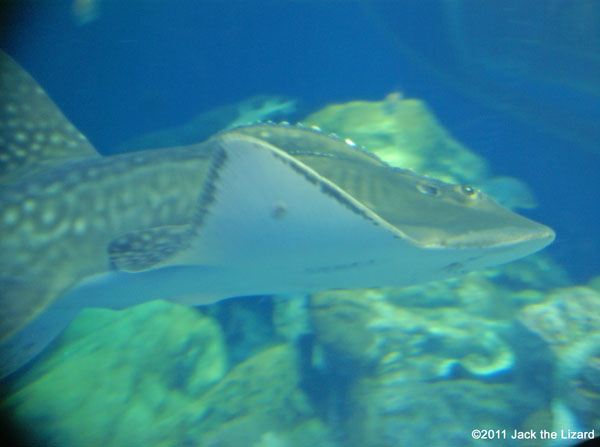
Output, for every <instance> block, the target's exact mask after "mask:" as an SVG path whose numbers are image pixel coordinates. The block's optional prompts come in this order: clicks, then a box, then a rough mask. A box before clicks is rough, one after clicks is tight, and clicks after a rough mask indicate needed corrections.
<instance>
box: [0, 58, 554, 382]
mask: <svg viewBox="0 0 600 447" xmlns="http://www.w3.org/2000/svg"><path fill="white" fill-rule="evenodd" d="M0 77H1V78H0V81H1V83H0V146H1V147H0V343H1V345H0V374H1V375H3V376H4V375H7V374H9V373H11V372H12V371H14V370H16V369H17V368H19V367H20V366H21V365H23V364H24V363H25V362H27V361H29V360H30V359H31V358H33V357H34V356H35V355H36V354H37V353H39V352H40V351H41V350H42V349H43V348H44V347H45V346H47V344H48V343H49V342H50V341H51V340H52V339H53V338H54V337H55V336H56V335H57V334H58V333H59V332H60V331H61V330H62V329H63V328H64V327H65V326H66V325H67V324H68V323H69V321H71V319H72V318H74V316H76V315H77V313H78V312H79V311H80V310H81V309H82V308H84V307H90V306H94V307H107V308H113V309H119V308H123V307H127V306H131V305H133V304H137V303H141V302H144V301H147V300H152V299H167V300H172V301H177V302H184V303H188V304H191V305H199V304H205V303H211V302H215V301H218V300H220V299H224V298H227V297H232V296H244V295H257V294H274V293H277V294H285V293H295V292H314V291H318V290H327V289H334V288H346V289H349V288H365V287H378V286H403V285H408V284H414V283H419V282H425V281H432V280H438V279H443V278H447V277H450V276H453V275H457V274H460V273H463V272H467V271H471V270H475V269H480V268H485V267H488V266H493V265H498V264H502V263H505V262H509V261H512V260H515V259H517V258H520V257H523V256H526V255H528V254H530V253H533V252H535V251H538V250H540V249H541V248H543V247H544V246H546V245H547V244H549V243H550V242H551V241H552V240H553V239H554V232H553V231H552V230H551V229H550V228H548V227H546V226H544V225H541V224H538V223H536V222H533V221H531V220H529V219H526V218H524V217H522V216H519V215H517V214H515V213H513V212H512V211H510V210H508V209H506V208H503V207H502V206H500V205H498V204H496V203H495V202H494V201H493V200H491V199H490V198H489V197H488V196H486V195H485V194H483V193H481V192H479V191H477V190H475V189H474V188H471V187H469V186H461V185H452V184H448V183H444V182H441V181H438V180H435V179H432V178H429V177H424V176H421V175H418V174H416V173H414V172H412V171H409V170H404V169H398V168H393V167H391V166H389V165H387V164H386V163H384V162H382V161H381V160H379V159H378V158H377V157H375V156H374V155H372V154H370V153H369V152H367V151H366V150H365V149H362V148H359V147H356V145H354V144H353V143H352V142H350V141H344V140H343V139H341V138H337V137H332V136H328V135H326V134H324V133H322V132H319V131H317V130H314V129H311V128H306V127H302V126H291V125H276V124H270V123H266V124H256V125H250V126H245V127H239V128H236V129H233V130H229V131H227V132H222V133H219V134H217V135H215V136H213V137H212V138H210V139H208V140H207V141H205V142H202V143H198V144H194V145H191V146H186V147H171V148H165V149H156V150H148V151H139V152H132V153H125V154H120V155H115V156H111V157H102V156H101V155H100V154H99V153H98V152H97V151H96V150H95V149H94V147H93V146H92V145H91V144H90V142H89V141H88V140H87V138H86V137H85V136H84V135H82V134H81V133H80V132H79V131H78V130H77V129H76V128H75V127H74V126H73V125H72V124H71V123H70V122H69V121H68V120H67V119H66V118H65V116H64V115H63V114H62V113H61V112H60V110H59V109H58V108H57V107H56V106H55V105H54V103H53V102H52V101H51V99H50V98H49V97H48V96H47V95H46V93H45V92H44V91H43V89H42V88H41V87H40V86H39V85H38V84H37V83H36V82H35V81H34V80H33V79H32V78H31V77H30V76H29V75H28V74H27V73H26V72H25V71H24V70H23V69H21V68H20V67H19V66H18V65H17V64H16V63H15V62H14V61H13V60H12V59H11V58H10V57H9V56H7V55H5V54H3V53H2V54H0Z"/></svg>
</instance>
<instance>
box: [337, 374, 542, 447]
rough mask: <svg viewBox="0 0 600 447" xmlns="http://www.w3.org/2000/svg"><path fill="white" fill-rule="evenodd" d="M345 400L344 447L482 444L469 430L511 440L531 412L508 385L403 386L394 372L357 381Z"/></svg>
mask: <svg viewBox="0 0 600 447" xmlns="http://www.w3.org/2000/svg"><path fill="white" fill-rule="evenodd" d="M349 400H350V405H352V407H353V415H354V417H353V418H351V419H350V420H349V421H348V427H347V429H346V430H347V432H348V434H349V437H350V441H349V443H348V444H347V445H348V446H349V447H396V446H405V445H406V446H409V445H415V446H416V445H426V446H431V447H447V446H457V445H461V446H473V447H475V446H480V445H481V440H477V439H473V438H472V437H471V431H472V430H473V429H474V428H481V427H485V428H486V429H491V430H503V429H505V430H506V432H507V436H510V433H511V432H512V430H514V428H516V427H517V426H518V423H519V421H520V420H521V419H522V418H524V417H525V415H526V414H527V412H528V411H531V410H530V407H529V405H528V403H527V402H526V401H525V400H523V401H520V400H519V399H518V394H517V393H515V390H514V388H513V387H512V386H511V385H509V384H484V383H481V382H478V381H475V380H452V381H442V382H433V383H427V382H405V381H403V380H398V379H397V377H396V375H395V374H393V373H392V374H385V375H383V376H379V377H377V378H373V379H363V380H361V381H360V382H359V383H357V385H356V387H355V389H354V390H353V392H352V393H351V397H350V399H349Z"/></svg>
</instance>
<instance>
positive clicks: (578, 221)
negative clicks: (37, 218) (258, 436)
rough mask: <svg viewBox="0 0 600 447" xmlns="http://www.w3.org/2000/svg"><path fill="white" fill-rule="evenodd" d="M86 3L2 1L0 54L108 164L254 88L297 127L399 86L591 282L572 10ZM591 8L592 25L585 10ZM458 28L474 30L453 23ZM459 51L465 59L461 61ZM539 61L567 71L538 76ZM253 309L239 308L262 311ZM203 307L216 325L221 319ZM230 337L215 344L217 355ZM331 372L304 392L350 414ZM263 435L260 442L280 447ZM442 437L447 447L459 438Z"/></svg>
mask: <svg viewBox="0 0 600 447" xmlns="http://www.w3.org/2000/svg"><path fill="white" fill-rule="evenodd" d="M14 3H15V4H16V3H17V2H14ZM82 3H85V2H82ZM90 3H92V2H90ZM96 3H97V4H98V8H99V12H98V16H97V18H95V19H94V20H92V21H90V22H89V23H85V24H79V23H77V20H76V19H77V17H74V15H73V12H72V4H73V2H72V1H67V0H64V1H63V0H61V1H48V2H27V3H25V4H19V5H18V6H15V5H14V4H13V6H12V7H11V8H8V7H6V10H5V11H6V13H5V14H4V18H3V21H2V26H1V28H2V31H1V34H0V38H1V40H0V46H1V47H2V49H3V50H5V51H6V52H7V53H9V54H10V55H11V56H12V57H13V58H15V59H16V60H17V61H19V63H20V64H21V65H22V66H23V67H25V68H26V69H27V70H28V71H29V73H30V74H31V75H32V76H33V77H34V78H35V79H36V80H37V81H38V82H39V83H40V84H41V85H42V86H43V87H44V89H45V90H46V91H47V92H48V94H49V96H50V97H51V98H52V99H53V100H54V101H55V102H56V104H57V105H58V106H59V108H60V109H61V110H62V111H63V112H64V113H65V115H66V116H68V117H69V118H70V119H71V120H72V122H73V123H74V124H75V125H76V126H77V127H78V128H79V129H80V130H81V131H82V133H84V134H85V135H86V136H87V137H88V138H89V140H90V141H91V142H92V143H93V144H94V145H95V147H96V148H97V149H98V150H99V152H101V153H103V154H107V155H108V154H112V153H114V152H115V151H116V150H117V149H116V148H117V147H118V145H119V144H120V143H122V142H123V141H125V140H127V139H129V138H131V137H134V136H137V135H141V134H144V133H148V132H151V131H154V130H157V129H164V128H168V127H172V126H176V125H179V124H181V123H184V122H186V121H188V120H189V119H191V118H192V117H193V116H195V115H198V114H199V113H200V112H203V111H208V110H211V109H213V108H215V107H217V106H220V105H223V104H229V103H233V102H236V101H239V100H241V99H244V98H246V97H249V96H252V95H256V94H278V95H285V96H289V97H293V98H298V99H299V101H300V102H299V109H298V111H297V114H296V115H295V117H297V118H298V119H299V118H301V117H302V116H306V115H307V114H308V113H310V112H313V111H315V110H318V109H320V108H322V107H324V106H325V105H327V104H330V103H342V102H347V101H350V100H357V99H361V100H373V101H374V100H381V99H382V98H383V97H385V95H387V94H388V93H390V92H392V91H397V90H400V91H402V92H403V94H404V96H406V97H414V98H419V99H421V100H422V101H424V102H426V103H427V104H428V106H429V107H430V108H431V110H432V111H433V112H434V113H435V115H436V116H437V117H438V119H439V120H440V122H441V123H442V125H443V126H445V127H446V128H447V129H448V130H449V132H450V133H451V134H452V135H453V136H454V137H455V138H456V139H457V140H458V141H460V142H461V143H463V144H464V145H465V146H467V147H468V148H469V149H470V150H472V151H474V152H476V153H478V154H479V155H481V156H482V157H484V158H485V159H486V160H487V161H488V163H489V165H490V166H491V169H492V171H493V174H494V175H508V176H513V177H517V178H519V179H522V180H524V181H525V182H526V183H527V184H528V185H530V186H531V188H532V189H533V190H534V191H535V194H536V196H537V199H538V202H539V206H538V207H537V208H536V209H533V210H527V211H525V212H524V214H526V215H527V216H529V217H531V218H533V219H535V220H537V221H540V222H543V223H545V224H547V225H548V226H550V227H552V228H553V229H554V230H555V231H556V233H557V239H556V241H555V242H554V244H553V245H552V246H550V247H549V248H548V249H546V252H547V253H548V254H549V255H550V256H551V257H552V259H553V260H554V261H556V262H557V263H558V264H559V265H560V266H562V267H563V268H564V269H565V270H566V271H567V273H568V275H569V277H570V280H571V284H573V285H581V284H585V283H586V282H588V281H589V280H590V279H592V278H593V277H595V276H598V275H600V231H598V229H599V223H600V181H599V180H598V178H599V172H600V140H599V139H598V138H599V137H600V131H599V127H600V124H599V123H600V93H599V91H600V72H596V75H595V76H594V74H593V73H594V70H595V69H596V68H597V67H598V66H597V65H594V61H596V60H598V58H600V42H599V41H598V39H596V40H594V39H591V40H590V39H587V40H583V41H582V42H585V43H581V44H580V43H578V41H576V40H573V39H571V37H572V36H571V35H568V34H567V32H566V31H564V29H562V28H560V27H559V25H560V24H561V23H562V24H564V22H560V21H559V20H558V19H557V17H561V16H565V15H568V14H567V13H569V15H568V17H570V20H571V22H569V23H570V24H571V25H575V24H577V23H579V24H580V25H581V27H582V29H583V30H584V31H582V33H585V32H586V30H587V32H588V33H589V35H591V36H594V35H595V36H600V29H598V23H595V24H594V23H592V22H591V21H586V14H584V13H585V10H583V9H577V8H575V7H573V8H575V9H573V10H571V11H569V10H568V6H565V7H564V8H567V11H564V10H557V11H555V12H554V15H553V12H552V11H550V12H548V13H547V15H545V16H540V12H539V9H538V8H535V7H534V6H532V5H530V7H529V8H528V7H526V6H523V5H522V3H520V2H516V1H515V2H507V6H506V7H502V6H500V2H485V3H478V8H480V9H479V10H477V11H474V10H473V4H472V2H456V4H457V5H460V8H457V9H456V10H453V11H449V10H448V9H447V7H444V5H447V4H448V3H449V2H441V1H439V2H436V1H425V2H423V1H416V0H415V1H398V2H395V1H391V0H390V1H367V0H365V1H351V0H347V1H316V0H315V1H284V0H279V1H275V0H247V1H241V0H235V1H225V0H223V1H216V0H211V1H186V0H180V1H173V2H159V1H145V2H141V1H132V2H123V1H116V0H104V1H101V0H97V2H96ZM523 3H524V2H523ZM565 3H566V2H565ZM590 5H591V6H589V8H590V10H591V11H592V12H593V13H595V14H596V17H598V14H600V7H599V6H598V4H597V3H594V2H590ZM509 6H510V7H509ZM450 13H452V14H455V16H454V18H453V19H452V20H449V19H448V14H450ZM578 14H579V15H578ZM590 14H591V13H590ZM494 17H497V18H498V22H499V23H503V24H510V23H516V22H517V19H518V20H519V21H521V22H522V23H524V25H523V26H524V28H518V27H516V25H515V30H517V31H519V30H522V29H525V30H528V31H521V32H522V33H523V34H515V35H514V36H511V35H510V30H511V28H510V27H508V26H507V28H506V30H505V31H504V34H501V33H500V34H501V35H502V36H503V37H504V40H503V39H500V38H498V36H499V34H498V30H496V29H494V27H493V26H492V24H493V23H495V22H494V21H493V20H492V19H493V18H494ZM512 19H514V20H512ZM511 20H512V21H511ZM552 20H555V22H556V23H558V25H555V26H557V27H558V28H557V29H558V31H557V33H558V34H559V35H558V36H557V37H556V39H557V40H560V37H561V36H560V32H561V30H562V31H564V32H565V36H564V40H563V41H562V44H563V50H561V51H560V52H559V53H552V51H555V50H554V49H555V48H557V42H548V43H545V42H544V41H543V40H540V39H541V38H543V37H544V36H546V35H547V34H545V33H543V32H538V33H537V34H536V36H537V39H538V40H537V41H534V44H535V45H537V46H538V48H539V51H536V50H535V45H534V49H533V50H532V49H531V47H529V46H527V47H525V44H524V43H523V42H526V41H527V42H529V41H530V40H531V39H532V33H534V34H535V29H539V28H540V27H542V25H540V23H543V22H544V21H547V22H548V24H547V25H545V26H548V27H551V26H553V25H552V23H553V22H552ZM473 23H479V24H480V28H478V29H475V30H473V29H472V28H469V30H462V31H461V30H460V29H457V27H458V28H460V26H461V25H463V26H465V27H472V26H473ZM486 26H487V28H486ZM594 26H595V29H594ZM590 28H591V30H590ZM488 29H489V34H488V33H487V31H488ZM457 33H458V35H460V36H461V38H460V39H457V38H456V35H457ZM509 37H514V39H509ZM515 42H516V43H515ZM519 42H521V44H519ZM503 45H506V46H505V47H503ZM519 45H523V48H524V49H522V52H523V54H524V57H530V56H531V55H532V54H533V55H537V57H535V58H532V60H531V63H530V64H531V66H530V67H529V68H530V70H529V71H528V72H527V73H525V74H523V73H522V72H521V71H519V70H520V69H519V70H517V68H518V67H516V66H515V67H511V63H514V60H513V59H511V58H510V57H504V56H503V55H506V54H509V55H510V54H518V51H517V50H518V48H517V50H515V49H514V47H515V46H517V47H518V46H519ZM488 46H489V47H494V48H495V47H498V54H497V59H496V60H494V59H493V57H491V56H485V57H484V56H483V53H484V51H483V50H482V48H483V49H486V48H488ZM465 51H471V52H472V53H471V56H472V59H470V60H468V61H467V60H465V58H464V54H463V55H462V56H461V52H463V53H464V52H465ZM556 51H558V50H556ZM511 52H514V53H511ZM564 52H566V53H569V52H572V53H573V54H579V53H582V54H584V55H588V56H589V57H588V59H586V57H585V56H582V57H581V58H575V57H570V56H569V57H568V58H567V57H565V58H564V59H560V58H559V56H557V54H560V55H562V56H564ZM553 57H554V58H557V59H556V61H557V62H556V63H567V62H568V64H570V65H566V68H565V69H564V70H562V71H561V72H560V73H559V74H558V75H555V76H554V77H552V78H550V79H549V78H544V77H543V76H542V75H541V73H544V72H547V71H548V68H547V67H551V66H553V63H554V61H553ZM565 61H567V62H565ZM582 61H583V62H582ZM577 63H581V64H582V65H581V66H578V65H576V64H577ZM512 68H514V70H513V69H512ZM582 73H584V74H585V73H589V75H588V76H585V75H582ZM263 305H264V303H262V304H261V305H259V306H258V310H256V309H254V310H252V312H258V313H259V314H260V313H261V312H265V309H264V307H261V306H263ZM269 309H270V308H269ZM215 312H216V313H217V314H218V315H219V318H220V319H221V321H225V322H226V321H227V312H225V311H223V310H221V311H215ZM268 312H270V310H269V311H268ZM259 320H260V318H259ZM225 326H227V325H226V324H225ZM265 332H266V333H268V334H267V335H264V334H262V333H261V334H260V336H257V338H258V339H260V340H259V341H254V342H252V343H251V345H252V349H253V351H252V352H255V351H254V349H255V348H256V346H263V345H264V346H267V345H269V344H270V343H271V342H272V340H271V341H265V340H269V339H270V337H272V334H271V332H269V331H267V330H265ZM246 337H247V334H246ZM261 337H262V338H261ZM240 338H242V339H243V337H242V336H240ZM263 338H264V340H263ZM235 340H236V338H235V336H233V335H231V334H229V339H228V342H230V343H231V344H232V346H235ZM238 341H239V340H238ZM302 343H307V342H306V341H305V340H304V339H303V341H302ZM240 349H241V348H239V347H237V348H232V352H236V354H235V356H236V359H237V358H238V357H239V360H240V361H241V359H243V358H244V357H247V356H249V354H248V353H246V355H244V354H238V351H239V350H240ZM256 351H259V349H258V348H256ZM300 352H302V351H301V350H300ZM236 361H237V360H236ZM333 369H334V370H335V371H336V373H335V375H329V376H328V374H327V370H325V372H323V371H320V370H319V371H317V372H314V371H313V372H311V374H308V375H307V377H308V378H307V379H306V380H307V384H306V386H305V389H306V390H307V393H308V394H309V395H311V396H312V398H313V400H314V401H315V402H317V404H319V405H321V408H330V410H328V411H333V410H331V408H332V407H336V408H337V410H336V411H337V412H336V417H338V418H343V417H350V416H349V415H351V409H349V408H344V405H345V404H344V397H343V396H344V392H345V387H346V386H350V385H348V384H347V383H346V381H347V382H348V383H352V381H353V380H354V379H353V377H352V374H349V375H348V376H347V377H346V376H344V375H343V374H339V372H340V370H341V369H343V368H341V367H339V366H338V367H337V368H333ZM596 377H600V375H599V376H596ZM318 380H322V381H323V382H321V383H327V384H328V385H327V386H330V387H333V388H334V389H335V391H334V392H333V393H332V394H331V395H329V398H330V399H333V400H335V403H334V404H332V403H331V401H328V402H323V401H320V400H319V392H318V391H315V390H314V387H315V383H319V382H318ZM315 381H316V382H315ZM331 396H334V397H331ZM340 396H342V397H340ZM336 399H338V400H336ZM317 406H318V405H317ZM322 411H323V412H326V411H325V410H322ZM320 416H321V417H322V418H323V419H324V420H327V421H329V422H331V418H329V419H328V416H327V415H326V414H321V415H320ZM331 423H332V424H333V422H331ZM524 428H527V427H524ZM590 428H591V427H590ZM432 429H433V427H432ZM599 429H600V427H596V430H597V432H598V431H599ZM341 438H342V439H345V438H344V436H341ZM265 439H267V440H263V441H262V442H263V443H262V444H260V445H261V446H267V445H271V444H269V442H272V445H274V446H275V445H277V446H279V445H280V444H277V442H278V441H273V440H271V441H269V438H268V437H267V438H265ZM463 441H464V440H463ZM456 442H457V443H453V442H452V441H449V443H448V444H447V445H459V444H458V442H461V440H457V441H456ZM487 442H494V441H487ZM214 445H215V446H216V445H220V444H214ZM256 445H258V444H256ZM281 445H283V444H281ZM285 445H287V444H285ZM386 445H387V444H386ZM496 445H500V444H496ZM507 445H508V444H507ZM537 445H542V444H537ZM567 445H568V444H567Z"/></svg>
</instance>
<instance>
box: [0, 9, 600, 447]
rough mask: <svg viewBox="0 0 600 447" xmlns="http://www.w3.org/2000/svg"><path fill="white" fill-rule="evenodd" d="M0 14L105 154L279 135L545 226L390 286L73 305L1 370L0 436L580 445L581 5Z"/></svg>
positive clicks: (595, 283)
mask: <svg viewBox="0 0 600 447" xmlns="http://www.w3.org/2000/svg"><path fill="white" fill-rule="evenodd" d="M0 5H1V10H0V12H1V14H2V15H1V19H0V20H1V23H0V48H1V49H2V50H3V51H5V52H6V53H7V54H9V55H10V56H11V57H12V58H13V59H14V60H15V61H16V62H17V63H18V64H19V65H21V66H22V67H23V68H24V69H25V70H26V71H27V72H28V73H29V74H30V75H31V76H32V77H33V78H34V79H35V80H36V81H37V82H38V83H39V84H40V85H41V86H42V87H43V89H44V90H45V91H46V93H47V94H48V96H49V97H50V98H52V100H53V101H54V102H55V104H56V105H57V107H58V108H59V109H60V110H61V111H62V112H63V113H64V114H65V116H66V117H67V118H68V119H69V120H70V121H71V122H72V123H73V125H74V126H76V127H77V129H79V131H81V133H82V134H83V135H85V136H86V137H87V138H88V139H89V141H90V142H91V143H92V144H93V146H94V147H95V148H96V150H97V151H98V152H99V153H100V154H102V155H104V156H111V155H115V154H120V153H126V152H133V151H137V150H142V149H151V148H166V147H174V146H183V145H189V144H195V143H199V142H201V141H204V140H206V139H207V138H209V137H210V136H212V135H214V134H217V133H218V132H220V131H224V130H226V129H231V128H235V127H236V126H242V125H246V124H249V123H256V122H266V121H274V122H281V121H285V122H289V123H302V124H303V125H304V126H314V127H318V128H319V129H321V131H322V132H324V133H326V134H330V133H333V134H336V135H337V136H338V137H339V138H341V139H348V141H351V142H352V144H356V145H357V146H363V147H364V148H366V150H368V151H370V152H372V153H374V154H376V155H377V156H378V157H379V158H380V159H381V160H383V161H384V162H386V163H388V164H390V165H392V166H396V167H398V168H410V169H414V170H415V171H416V172H418V173H420V174H424V175H428V176H431V177H434V178H437V179H440V180H443V181H447V182H451V183H457V184H466V185H472V187H473V188H477V189H480V190H482V191H484V192H487V193H488V194H489V195H491V196H492V197H494V198H495V200H497V201H498V202H499V203H501V204H503V205H504V206H506V207H509V208H511V209H515V210H517V211H518V212H519V213H520V214H522V215H524V216H527V217H529V218H531V219H533V220H535V221H538V222H542V223H544V224H546V225H548V226H549V227H551V228H553V229H554V230H555V232H556V240H555V242H554V243H553V244H552V245H550V246H549V247H548V248H546V249H544V250H543V251H542V252H540V253H537V254H534V255H531V256H528V257H525V258H523V259H521V260H519V261H516V262H513V263H509V264H506V265H502V266H499V267H494V268H491V269H488V270H483V271H477V272H472V273H468V274H466V275H462V276H457V277H455V278H452V279H448V280H445V281H437V282H428V283H424V284H418V285H414V286H409V287H404V288H390V287H384V288H373V289H360V290H333V291H319V292H317V293H311V294H305V293H295V294H291V296H290V295H286V296H251V297H248V296H244V297H239V296H232V297H230V299H228V300H224V301H220V302H217V303H215V304H211V305H205V306H197V307H190V306H184V305H181V304H175V303H172V302H169V301H161V300H157V301H151V302H148V303H144V304H140V305H137V306H133V307H128V308H126V309H123V310H118V311H117V310H110V309H103V308H89V309H85V310H83V311H82V312H81V313H80V314H79V315H78V316H77V318H76V319H75V320H74V321H73V322H72V323H71V324H70V325H69V326H68V327H67V329H66V330H65V331H64V332H63V333H62V334H61V335H60V336H59V337H58V338H57V339H56V340H55V341H54V342H53V343H52V344H51V345H50V346H49V347H48V349H46V350H45V351H44V352H43V353H42V354H41V355H40V356H38V357H37V358H35V359H34V360H33V361H32V362H30V363H29V364H27V365H26V366H25V367H24V368H21V369H19V370H18V371H16V372H15V373H14V374H11V375H10V376H8V377H6V378H5V379H3V380H2V388H1V396H0V397H1V401H0V406H1V409H2V419H3V421H2V423H3V433H2V436H3V439H2V441H3V442H5V443H6V444H7V445H11V442H12V443H15V442H20V443H21V444H22V445H36V446H37V445H44V446H61V447H63V446H96V445H98V446H100V445H102V446H131V445H148V446H206V447H230V446H231V447H236V446H251V447H282V446H284V447H304V446H315V447H316V446H328V447H329V446H331V447H337V446H349V447H359V446H360V447H387V446H390V447H391V446H404V445H430V446H439V447H442V446H457V445H461V446H470V445H472V446H478V445H481V443H490V444H491V443H493V445H502V446H528V445H530V446H534V445H535V446H572V445H578V443H582V442H585V441H586V440H587V439H588V438H590V437H594V436H598V433H600V410H599V409H600V231H599V230H598V229H599V222H600V182H599V180H598V172H599V170H600V143H599V142H600V3H598V2H594V1H583V0H582V1H578V0H576V1H566V0H552V1H546V2H536V1H522V0H506V1H502V2H475V1H466V0H455V1H449V0H448V1H442V0H439V1H433V0H426V1H409V0H407V1H402V0H398V1H392V0H386V1H380V0H362V1H361V0H355V1H354V0H345V1H342V0H340V1H316V0H314V1H309V0H306V1H304V0H297V1H296V0H294V1H292V0H290V1H287V0H280V1H274V0H246V1H241V0H240V1H237V0H236V1H218V0H206V1H187V0H180V1H171V2H160V1H151V0H148V1H115V0H60V1H5V2H2V3H1V4H0ZM0 74H2V73H0ZM0 106H2V107H4V106H7V105H5V104H1V105H0ZM5 124H6V126H9V124H8V122H7V123H5ZM5 128H6V127H5ZM6 150H7V149H6V147H3V148H2V151H6ZM0 155H2V154H1V153H0ZM1 211H2V210H0V212H1ZM0 237H6V235H2V234H0ZM41 256H43V254H42V255H41ZM2 268H4V267H3V265H2V264H0V269H2ZM3 273H5V272H3V271H0V279H1V281H0V285H2V287H5V285H7V284H9V280H12V279H13V278H6V277H5V276H6V275H3ZM0 290H1V289H0ZM0 293H2V292H1V291H0Z"/></svg>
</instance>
